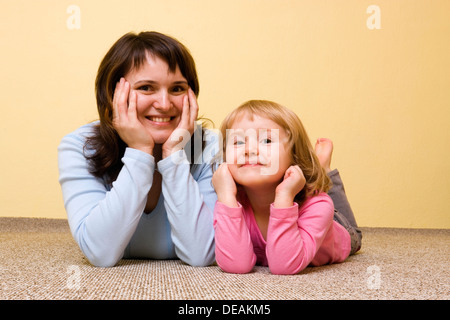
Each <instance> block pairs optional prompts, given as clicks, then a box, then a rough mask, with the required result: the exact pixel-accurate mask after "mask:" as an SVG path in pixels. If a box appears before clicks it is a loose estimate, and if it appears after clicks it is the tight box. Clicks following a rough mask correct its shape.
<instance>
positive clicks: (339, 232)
mask: <svg viewBox="0 0 450 320" xmlns="http://www.w3.org/2000/svg"><path fill="white" fill-rule="evenodd" d="M238 204H239V206H238V207H237V208H233V207H228V206H226V205H225V204H223V203H221V202H219V201H218V202H216V206H215V209H214V228H215V242H216V262H217V264H218V265H219V267H220V268H221V269H222V270H223V271H226V272H230V273H247V272H250V271H251V270H252V269H253V266H254V265H255V264H258V265H262V266H268V267H269V269H270V271H271V272H272V273H274V274H296V273H299V272H300V271H302V270H303V269H305V268H306V267H307V266H309V265H312V266H320V265H324V264H330V263H338V262H342V261H344V260H345V259H346V258H347V257H348V256H349V254H350V246H351V244H350V235H349V233H348V232H347V230H345V228H344V227H343V226H341V225H340V224H339V223H337V222H336V221H334V220H333V216H334V206H333V202H332V200H331V198H330V197H329V196H328V195H327V194H326V193H320V194H318V195H316V196H313V197H310V198H308V199H307V200H306V201H305V202H304V203H303V204H302V206H301V207H300V208H299V206H298V204H297V203H295V202H294V204H293V206H291V207H288V208H275V207H274V206H273V204H271V206H270V218H269V226H268V229H267V236H266V240H265V239H264V238H263V236H262V234H261V232H260V230H259V228H258V225H257V223H256V220H255V216H254V214H253V210H252V208H251V206H250V203H249V202H248V200H243V201H242V203H238Z"/></svg>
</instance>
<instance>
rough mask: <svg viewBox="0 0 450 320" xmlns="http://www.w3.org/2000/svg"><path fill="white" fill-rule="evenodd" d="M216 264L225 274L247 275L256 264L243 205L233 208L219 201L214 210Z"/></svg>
mask: <svg viewBox="0 0 450 320" xmlns="http://www.w3.org/2000/svg"><path fill="white" fill-rule="evenodd" d="M214 229H215V232H216V262H217V265H218V266H219V267H220V268H221V269H222V270H223V271H225V272H230V273H247V272H250V271H251V270H252V269H253V267H254V266H255V263H256V255H255V253H254V251H253V244H252V241H251V238H250V232H249V230H248V227H247V224H246V222H245V218H244V214H243V208H242V205H241V204H239V207H237V208H232V207H228V206H227V205H225V204H223V203H221V202H219V201H217V203H216V206H215V208H214Z"/></svg>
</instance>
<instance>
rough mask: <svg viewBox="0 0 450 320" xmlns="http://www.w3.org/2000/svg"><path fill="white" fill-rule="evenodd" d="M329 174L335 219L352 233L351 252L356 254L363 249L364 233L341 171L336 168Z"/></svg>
mask: <svg viewBox="0 0 450 320" xmlns="http://www.w3.org/2000/svg"><path fill="white" fill-rule="evenodd" d="M328 176H329V177H330V179H331V182H332V187H331V189H330V190H329V191H328V195H329V196H330V198H331V199H332V200H333V203H334V220H335V221H336V222H338V223H339V224H341V225H342V226H343V227H344V228H345V229H346V230H347V231H348V233H349V234H350V239H351V251H350V254H354V253H356V252H357V251H358V250H359V249H361V239H362V233H361V230H360V229H359V228H358V225H357V224H356V220H355V216H354V215H353V211H352V208H351V207H350V203H349V202H348V199H347V195H346V194H345V189H344V184H343V183H342V180H341V176H340V175H339V171H338V170H337V169H334V170H333V171H330V172H329V173H328Z"/></svg>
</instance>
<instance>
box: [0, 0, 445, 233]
mask: <svg viewBox="0 0 450 320" xmlns="http://www.w3.org/2000/svg"><path fill="white" fill-rule="evenodd" d="M70 5H76V6H77V7H78V8H79V9H80V11H79V13H80V16H77V12H76V11H73V10H71V9H72V7H70ZM370 5H376V6H377V7H376V8H379V11H376V10H375V11H372V10H371V7H369V6H370ZM368 8H369V10H368ZM68 9H69V10H68ZM378 13H379V15H378ZM77 18H80V19H79V20H77ZM78 27H79V28H78ZM378 27H380V29H378ZM141 30H157V31H160V32H164V33H168V34H170V35H173V36H175V37H176V38H178V39H179V40H181V41H182V42H183V43H184V44H186V46H187V47H188V48H190V50H191V52H192V54H193V56H194V58H195V60H196V63H197V67H198V72H199V77H200V82H201V90H200V98H199V103H200V108H201V113H202V114H204V115H205V116H207V117H209V118H211V119H212V120H214V122H215V123H216V124H217V125H218V124H219V123H220V121H221V120H222V119H223V117H224V116H225V115H226V114H227V113H228V112H229V111H230V110H231V109H232V108H234V107H236V106H237V105H239V104H240V103H242V102H244V101H246V100H248V99H252V98H258V99H270V100H274V101H277V102H280V103H282V104H285V105H286V106H288V107H290V108H292V109H294V110H296V112H297V113H298V114H299V116H300V117H301V119H302V120H303V122H304V124H305V126H306V128H307V130H308V131H309V133H310V137H311V139H315V138H317V137H319V136H326V137H329V138H331V139H332V140H333V141H334V143H335V152H334V156H333V164H334V165H335V166H336V167H338V168H339V169H340V171H341V175H342V177H343V179H344V182H345V185H346V190H347V193H348V197H349V199H350V202H351V204H352V207H353V209H354V211H355V214H356V216H357V220H358V222H359V224H360V225H361V226H368V227H407V228H450V201H449V200H448V199H449V195H450V169H449V164H448V162H449V160H450V157H449V156H450V151H449V150H450V133H449V131H448V127H449V122H450V121H449V120H450V93H449V92H450V41H449V35H450V1H448V0H441V1H437V0H420V1H418V0H396V1H387V0H370V1H364V0H347V1H335V0H330V1H322V0H308V1H301V0H227V1H224V0H221V1H219V0H167V1H163V0H158V1H152V0H128V1H123V0H120V1H117V0H104V1H100V0H96V1H87V0H70V1H64V0H36V1H31V0H0V70H1V77H0V94H1V96H0V97H1V102H0V108H1V115H0V123H1V127H0V150H1V157H0V168H1V169H0V170H1V175H0V216H4V217H45V218H65V211H64V207H63V204H62V196H61V191H60V188H59V184H58V181H57V179H58V171H57V150H56V149H57V146H58V144H59V141H60V139H61V138H62V136H63V135H65V134H66V133H68V132H70V131H72V130H74V129H76V128H77V127H78V126H80V125H82V124H84V123H86V122H88V121H90V120H94V119H95V118H96V117H97V115H96V106H95V99H94V78H95V74H96V70H97V67H98V64H99V62H100V60H101V59H102V57H103V55H104V54H105V53H106V51H107V50H108V49H109V47H110V46H111V45H112V44H113V42H114V41H115V40H117V39H118V38H119V37H120V36H121V35H122V34H124V33H125V32H128V31H141Z"/></svg>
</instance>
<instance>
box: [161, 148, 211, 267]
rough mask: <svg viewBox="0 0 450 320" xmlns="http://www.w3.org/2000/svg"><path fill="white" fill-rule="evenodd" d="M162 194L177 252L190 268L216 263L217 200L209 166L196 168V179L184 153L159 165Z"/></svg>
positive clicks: (196, 166)
mask: <svg viewBox="0 0 450 320" xmlns="http://www.w3.org/2000/svg"><path fill="white" fill-rule="evenodd" d="M158 171H159V172H160V173H161V175H162V193H163V196H164V206H165V208H166V211H167V218H168V220H169V223H170V227H171V237H172V241H173V243H174V246H175V253H176V254H177V257H178V258H180V259H181V260H182V261H184V262H185V263H187V264H189V265H191V266H208V265H210V264H212V263H213V262H214V228H213V208H214V203H215V201H216V199H217V196H216V193H215V191H214V188H213V186H212V183H211V178H212V168H211V165H210V164H209V163H203V164H202V165H195V178H194V176H193V175H192V174H191V166H190V164H189V161H188V160H187V157H186V153H185V151H184V150H179V151H177V152H175V153H173V154H172V155H170V156H169V157H167V158H165V159H163V160H161V161H159V162H158Z"/></svg>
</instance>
